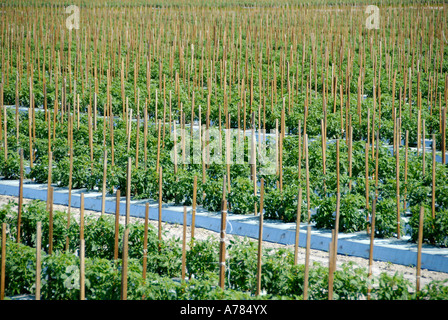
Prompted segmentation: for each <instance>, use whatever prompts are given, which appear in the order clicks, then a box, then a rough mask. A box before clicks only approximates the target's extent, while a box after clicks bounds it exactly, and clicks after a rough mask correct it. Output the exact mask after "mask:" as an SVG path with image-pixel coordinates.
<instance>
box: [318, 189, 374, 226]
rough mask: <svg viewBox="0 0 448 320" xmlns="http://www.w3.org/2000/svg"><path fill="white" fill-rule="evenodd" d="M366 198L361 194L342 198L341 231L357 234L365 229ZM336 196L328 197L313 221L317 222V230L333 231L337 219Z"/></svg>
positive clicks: (323, 201) (346, 195)
mask: <svg viewBox="0 0 448 320" xmlns="http://www.w3.org/2000/svg"><path fill="white" fill-rule="evenodd" d="M365 201H366V200H365V197H363V196H361V195H359V194H345V195H343V196H342V197H341V204H340V215H339V231H340V232H355V231H360V230H363V229H365V227H366V213H365V212H363V211H362V210H361V209H362V208H365ZM336 202H337V198H336V196H331V197H326V198H324V199H323V200H322V202H321V205H320V206H319V208H318V209H317V211H316V214H314V215H313V216H312V217H311V219H312V220H313V221H314V222H316V227H317V228H325V229H333V228H334V227H335V219H336Z"/></svg>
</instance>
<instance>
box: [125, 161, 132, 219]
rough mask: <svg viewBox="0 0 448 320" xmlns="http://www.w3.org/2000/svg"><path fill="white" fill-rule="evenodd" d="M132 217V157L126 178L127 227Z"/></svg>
mask: <svg viewBox="0 0 448 320" xmlns="http://www.w3.org/2000/svg"><path fill="white" fill-rule="evenodd" d="M130 215H131V157H129V158H128V167H127V176H126V222H125V224H126V226H127V225H128V223H129V220H130Z"/></svg>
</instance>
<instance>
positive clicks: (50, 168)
mask: <svg viewBox="0 0 448 320" xmlns="http://www.w3.org/2000/svg"><path fill="white" fill-rule="evenodd" d="M52 160H53V152H50V153H49V155H48V178H47V210H49V209H50V203H49V195H50V187H51V175H52V174H51V171H52V168H53V164H52Z"/></svg>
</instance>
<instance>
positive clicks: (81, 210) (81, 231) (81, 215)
mask: <svg viewBox="0 0 448 320" xmlns="http://www.w3.org/2000/svg"><path fill="white" fill-rule="evenodd" d="M79 239H80V240H84V193H81V198H80V205H79Z"/></svg>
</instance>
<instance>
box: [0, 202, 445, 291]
mask: <svg viewBox="0 0 448 320" xmlns="http://www.w3.org/2000/svg"><path fill="white" fill-rule="evenodd" d="M15 205H16V204H15V203H13V202H10V203H8V204H6V205H4V206H3V207H2V208H1V209H0V222H1V223H6V224H7V226H8V234H7V236H6V239H7V240H6V256H5V257H1V258H2V259H3V258H4V259H5V265H6V280H5V283H6V286H5V288H6V295H7V296H13V295H17V294H33V293H34V292H35V289H36V288H35V278H36V249H35V246H36V232H35V230H36V226H37V222H38V221H40V222H41V223H42V250H43V251H42V260H41V261H42V268H41V270H42V273H41V278H42V282H41V285H42V287H41V294H42V298H43V299H78V298H79V294H80V287H79V277H80V272H79V266H80V260H79V230H80V229H79V228H80V224H79V223H80V222H79V221H77V220H76V219H74V218H73V217H72V219H73V220H72V221H71V223H70V227H69V228H68V229H67V214H66V213H65V212H59V211H55V212H54V220H53V227H54V228H53V231H54V232H53V248H54V251H53V252H52V253H51V254H50V253H49V251H48V250H49V236H50V234H49V218H48V217H49V213H48V211H46V207H45V203H44V202H41V201H37V200H33V201H31V202H30V203H29V204H26V205H24V207H23V212H22V229H21V230H22V231H21V235H20V236H21V241H20V242H21V243H20V244H19V243H17V241H16V240H17V228H16V226H17V210H16V209H15ZM113 220H114V219H113V217H111V216H108V215H105V216H99V217H96V216H87V217H86V220H85V224H84V226H85V231H84V239H85V245H86V247H85V249H86V250H85V255H86V260H85V285H86V298H87V299H107V300H113V299H120V290H121V289H120V288H121V281H122V278H121V272H122V259H121V254H122V251H121V250H122V246H123V243H122V236H123V231H124V226H123V225H120V227H119V234H120V242H119V252H120V256H119V257H120V258H118V259H114V250H115V248H114V246H115V245H114V238H115V235H114V234H115V230H114V228H115V224H114V221H113ZM127 228H129V238H128V239H129V251H128V255H129V256H128V260H127V261H128V267H127V270H128V271H127V275H128V280H127V281H128V282H127V283H128V287H127V288H128V293H127V297H128V299H142V298H144V299H163V300H170V299H260V298H261V299H302V298H303V287H304V265H302V264H295V263H294V261H293V260H294V254H293V253H292V252H291V251H290V250H289V249H277V250H274V249H268V248H263V252H262V270H261V272H262V273H261V274H262V277H261V287H262V290H263V292H264V293H263V295H261V296H257V295H255V294H254V293H255V287H256V272H257V271H256V265H257V263H256V261H257V247H256V245H255V242H253V241H250V240H248V239H241V240H239V239H230V240H228V243H227V250H228V251H227V254H228V256H227V259H226V283H225V289H224V290H223V289H221V288H220V287H219V286H217V285H216V284H217V281H218V255H219V248H218V241H217V240H215V239H213V238H208V239H205V240H197V239H190V241H189V242H188V247H189V248H188V250H187V252H186V269H187V273H186V277H187V278H188V280H186V281H180V280H179V277H180V275H181V264H182V263H181V260H182V259H181V254H182V252H181V251H182V250H181V240H179V239H177V238H169V239H167V240H162V241H159V240H158V238H157V233H156V231H155V230H154V227H152V226H151V225H149V226H148V237H147V239H148V242H147V252H146V257H147V262H148V263H147V270H146V271H147V273H146V277H145V278H144V277H143V276H142V271H143V270H142V259H143V256H144V254H145V253H144V250H143V248H144V247H143V237H144V232H145V227H144V224H143V223H141V222H140V221H137V222H133V223H129V224H128V225H127ZM67 237H68V238H69V239H70V245H69V250H65V245H66V238H67ZM447 288H448V287H447V286H446V285H445V284H444V283H443V282H442V281H432V282H431V283H429V284H427V285H425V286H424V287H423V288H421V290H419V291H418V292H416V290H415V287H414V284H413V283H411V282H410V281H409V280H407V279H405V278H404V277H403V275H402V274H399V273H396V274H394V275H390V274H388V273H386V272H381V273H380V274H378V275H376V274H374V275H372V276H370V277H369V276H368V273H367V271H366V270H365V269H364V268H362V267H359V266H357V265H356V264H354V263H348V264H343V265H342V266H341V267H340V268H338V270H336V271H335V276H334V298H336V299H363V298H366V297H367V293H368V291H369V290H370V298H371V299H379V300H384V299H385V300H393V299H416V298H418V299H446V297H447V295H448V291H447ZM327 296H328V268H327V267H325V266H323V265H321V264H320V263H317V262H316V263H314V264H313V266H312V267H311V268H310V273H309V298H310V299H326V298H327Z"/></svg>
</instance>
